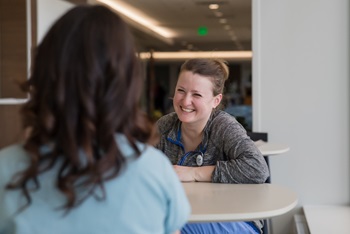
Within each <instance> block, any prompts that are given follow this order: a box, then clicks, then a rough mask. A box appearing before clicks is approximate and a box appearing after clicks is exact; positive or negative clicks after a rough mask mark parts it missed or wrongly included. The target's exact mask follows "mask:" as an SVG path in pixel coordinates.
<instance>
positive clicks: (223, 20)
mask: <svg viewBox="0 0 350 234" xmlns="http://www.w3.org/2000/svg"><path fill="white" fill-rule="evenodd" d="M219 22H220V23H221V24H226V23H227V19H224V18H222V19H220V20H219Z"/></svg>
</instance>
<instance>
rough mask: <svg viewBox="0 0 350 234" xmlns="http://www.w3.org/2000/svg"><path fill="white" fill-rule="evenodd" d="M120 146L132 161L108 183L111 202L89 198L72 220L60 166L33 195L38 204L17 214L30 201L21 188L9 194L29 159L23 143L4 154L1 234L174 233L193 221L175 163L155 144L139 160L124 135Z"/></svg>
mask: <svg viewBox="0 0 350 234" xmlns="http://www.w3.org/2000/svg"><path fill="white" fill-rule="evenodd" d="M117 142H118V143H119V146H120V147H121V150H122V152H123V153H124V155H125V156H126V158H127V161H128V163H127V165H126V167H125V170H123V172H122V174H121V175H120V176H118V177H117V178H115V179H113V180H111V181H107V182H106V183H105V190H106V200H102V201H97V200H96V199H95V198H93V197H89V198H88V199H87V200H85V201H84V203H82V204H81V205H80V206H78V207H77V208H73V209H72V210H71V212H69V213H68V214H67V215H66V216H64V212H63V210H58V209H56V208H57V207H60V206H62V205H63V204H65V202H66V200H65V197H64V196H63V195H62V194H61V193H60V192H59V191H58V190H57V188H56V187H55V179H56V174H57V167H56V168H54V169H53V170H50V171H49V172H46V173H44V174H42V175H40V177H39V181H40V189H39V190H38V191H35V192H32V193H31V198H32V204H31V205H30V206H29V207H28V208H27V209H25V210H24V211H23V212H21V213H19V214H15V213H16V211H17V210H18V208H19V206H20V204H23V202H24V201H25V200H24V197H23V196H22V195H21V193H20V190H11V191H9V190H5V186H6V184H7V183H8V182H9V180H10V179H11V177H12V176H13V175H14V174H15V173H16V172H18V171H20V170H22V169H24V168H26V166H27V161H28V156H27V153H26V151H24V149H23V148H22V146H21V145H12V146H10V147H7V148H4V149H3V150H1V151H0V234H5V233H6V234H10V233H11V234H12V233H20V234H41V233H43V234H48V233H50V234H52V233H57V234H68V233H69V234H80V233H81V234H89V233H91V234H109V233H121V234H124V233H125V234H134V233H135V234H138V233H140V234H147V233H149V234H157V233H172V232H174V231H175V230H178V229H181V227H182V226H183V225H184V224H185V223H186V222H187V220H188V218H189V215H190V205H189V203H188V200H187V198H186V195H185V193H184V191H183V188H182V185H181V183H180V181H179V179H178V177H177V175H176V174H175V172H174V170H173V168H172V165H171V164H170V162H169V160H168V159H167V158H166V157H165V156H164V154H163V153H161V152H160V151H158V150H157V149H155V148H153V147H152V146H149V145H147V146H146V145H143V144H139V145H138V146H139V147H140V148H141V149H142V150H143V151H142V152H143V153H142V155H141V156H140V157H139V158H138V159H136V160H135V159H133V158H132V155H133V149H132V148H131V147H130V146H129V144H128V143H127V141H126V139H125V138H124V137H123V136H120V135H119V136H118V137H117Z"/></svg>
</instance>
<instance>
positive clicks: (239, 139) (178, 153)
mask: <svg viewBox="0 0 350 234" xmlns="http://www.w3.org/2000/svg"><path fill="white" fill-rule="evenodd" d="M228 75H229V70H228V67H227V65H226V63H225V62H224V61H222V60H219V59H190V60H188V61H186V62H185V63H184V64H183V65H182V66H181V69H180V74H179V77H178V80H177V84H176V88H175V93H174V98H173V106H174V110H175V112H173V113H170V114H167V115H165V116H163V117H161V118H160V119H159V120H158V121H157V125H158V129H159V132H160V135H161V137H160V142H159V143H158V144H157V146H156V147H157V148H158V149H160V150H162V151H163V152H164V153H165V154H166V155H167V156H168V158H169V159H170V161H171V162H172V164H173V165H174V169H175V171H176V173H177V175H178V177H179V178H180V180H181V181H183V182H189V181H199V182H213V183H236V184H239V183H249V184H256V183H264V182H265V180H266V178H267V177H268V175H269V172H268V168H267V164H266V162H265V160H264V158H263V156H262V154H261V153H260V151H259V150H258V148H257V147H256V146H255V145H254V143H253V142H252V141H251V139H250V138H249V137H248V136H247V133H246V131H245V129H244V128H243V127H242V125H241V124H239V123H238V122H237V120H236V119H235V118H234V117H233V116H231V115H230V114H228V113H226V112H224V111H221V110H218V109H217V108H218V106H219V105H220V103H221V100H222V95H223V90H224V84H225V81H226V80H227V78H228ZM261 228H262V222H260V221H254V222H238V223H211V224H210V225H203V224H188V225H186V226H185V227H184V229H183V230H182V233H192V232H191V231H199V230H202V229H206V230H207V231H208V232H206V233H222V232H223V230H230V231H233V232H230V233H260V229H261ZM195 233H200V232H195Z"/></svg>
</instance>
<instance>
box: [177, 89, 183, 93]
mask: <svg viewBox="0 0 350 234" xmlns="http://www.w3.org/2000/svg"><path fill="white" fill-rule="evenodd" d="M177 91H178V92H179V93H184V92H185V90H183V89H178V90H177Z"/></svg>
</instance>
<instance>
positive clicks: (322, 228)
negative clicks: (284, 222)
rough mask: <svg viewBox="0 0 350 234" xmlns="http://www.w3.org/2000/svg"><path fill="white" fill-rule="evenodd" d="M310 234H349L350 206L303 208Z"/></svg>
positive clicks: (309, 206)
mask: <svg viewBox="0 0 350 234" xmlns="http://www.w3.org/2000/svg"><path fill="white" fill-rule="evenodd" d="M303 208H304V213H305V218H306V221H307V224H308V226H309V230H310V233H311V234H330V233H336V234H349V233H350V206H311V205H308V206H304V207H303Z"/></svg>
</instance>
